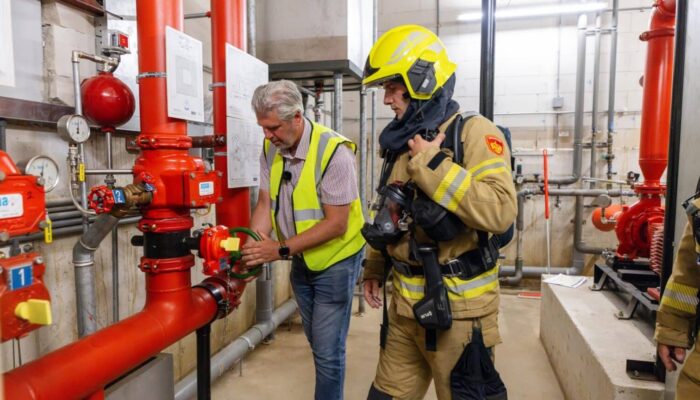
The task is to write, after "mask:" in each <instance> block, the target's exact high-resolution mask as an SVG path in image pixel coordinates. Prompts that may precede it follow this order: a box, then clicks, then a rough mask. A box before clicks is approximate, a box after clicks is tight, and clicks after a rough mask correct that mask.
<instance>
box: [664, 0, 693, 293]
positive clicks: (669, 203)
mask: <svg viewBox="0 0 700 400" xmlns="http://www.w3.org/2000/svg"><path fill="white" fill-rule="evenodd" d="M687 25H688V2H687V1H679V2H677V3H676V48H675V53H674V54H675V57H674V58H675V59H674V60H673V63H674V64H673V92H672V95H671V129H670V132H669V136H670V137H669V140H668V170H667V171H666V185H667V186H666V215H665V216H664V253H663V254H664V256H663V260H664V261H663V265H662V268H661V293H662V294H663V291H664V289H665V288H666V282H668V278H670V277H671V271H672V270H673V256H674V254H673V249H674V245H673V241H674V239H675V234H674V232H675V230H676V203H677V200H676V199H677V198H678V161H679V159H680V151H681V124H682V122H683V79H684V74H685V42H686V31H687Z"/></svg>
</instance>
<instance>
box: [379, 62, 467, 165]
mask: <svg viewBox="0 0 700 400" xmlns="http://www.w3.org/2000/svg"><path fill="white" fill-rule="evenodd" d="M402 83H403V81H402ZM454 88H455V75H454V74H452V76H451V77H450V78H449V79H448V80H447V82H445V84H444V85H443V86H442V88H440V89H438V90H437V91H436V92H435V94H434V95H433V97H432V98H430V99H429V100H416V99H411V101H410V103H409V105H408V108H407V109H406V112H405V113H404V115H403V117H402V118H401V119H397V118H394V119H393V120H392V121H391V122H389V125H387V126H386V127H385V128H384V130H382V133H380V134H379V145H380V147H381V149H382V152H384V151H385V150H389V151H391V152H396V153H402V152H404V151H406V150H408V140H409V139H412V138H413V136H415V135H416V134H419V133H421V132H426V131H437V129H438V127H439V126H440V124H442V123H443V122H445V121H446V120H447V119H448V118H449V117H451V116H452V115H453V114H454V113H456V112H457V111H459V103H457V102H456V101H454V100H452V94H453V93H454Z"/></svg>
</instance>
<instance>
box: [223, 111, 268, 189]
mask: <svg viewBox="0 0 700 400" xmlns="http://www.w3.org/2000/svg"><path fill="white" fill-rule="evenodd" d="M226 130H227V135H226V136H227V137H226V139H227V142H226V143H227V144H226V145H227V151H228V157H227V158H228V165H227V167H228V187H229V188H237V187H248V186H258V185H260V152H261V151H262V144H263V134H262V131H261V130H260V127H259V126H258V124H257V122H255V121H251V120H248V119H242V118H232V117H226Z"/></svg>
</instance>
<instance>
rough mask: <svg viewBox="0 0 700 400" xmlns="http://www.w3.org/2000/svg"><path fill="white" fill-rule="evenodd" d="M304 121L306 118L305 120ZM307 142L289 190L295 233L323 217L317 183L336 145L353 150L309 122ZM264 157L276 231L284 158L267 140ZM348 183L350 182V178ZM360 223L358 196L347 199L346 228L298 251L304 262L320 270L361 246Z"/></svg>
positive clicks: (362, 221) (325, 129) (347, 143)
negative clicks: (292, 185) (334, 236)
mask: <svg viewBox="0 0 700 400" xmlns="http://www.w3.org/2000/svg"><path fill="white" fill-rule="evenodd" d="M307 122H308V121H307ZM311 126H312V129H311V142H310V144H309V151H308V153H307V155H306V160H305V161H304V166H303V167H302V169H301V174H300V176H299V181H298V182H297V184H296V186H295V187H294V190H293V192H292V199H291V201H292V210H293V214H294V215H293V218H294V226H295V228H296V233H297V234H300V233H302V232H304V231H306V230H309V229H311V227H313V226H314V225H316V224H317V223H319V222H320V221H321V220H322V219H323V218H324V213H323V205H322V204H321V199H320V194H319V187H320V185H321V179H322V178H323V173H324V171H325V170H326V168H327V167H328V163H329V162H330V160H331V158H332V157H333V154H335V151H336V149H337V148H338V146H340V145H344V146H349V147H350V148H352V149H353V151H355V150H356V146H355V144H354V143H353V142H352V141H350V140H349V139H347V138H345V137H343V136H342V135H340V134H338V133H336V132H333V131H332V130H330V129H328V128H326V127H324V126H322V125H319V124H316V123H314V122H312V123H311ZM264 152H265V159H266V160H267V164H268V166H269V167H270V168H269V169H270V212H271V221H272V228H273V230H274V231H275V232H277V234H278V235H279V231H278V228H277V218H276V217H277V211H278V209H279V207H278V203H277V202H278V201H279V199H278V197H279V191H280V186H281V184H282V172H283V171H284V159H283V157H282V155H281V154H280V152H279V151H278V149H277V148H276V147H275V146H273V145H272V144H271V143H270V141H269V140H267V139H266V140H265V144H264ZM349 184H354V182H350V183H349ZM363 224H364V215H363V214H362V204H361V203H360V199H359V198H357V199H355V200H354V201H353V202H352V203H350V213H349V215H348V225H347V230H346V231H345V233H344V234H343V235H341V236H340V237H337V238H335V239H332V240H330V241H328V242H326V243H323V244H322V245H319V246H316V247H314V248H311V249H308V250H306V251H304V252H303V253H302V256H303V258H304V262H305V263H306V266H307V267H308V268H309V269H310V270H312V271H323V270H324V269H326V268H328V267H330V266H331V265H333V264H335V263H337V262H339V261H342V260H344V259H346V258H348V257H350V256H352V255H353V254H356V253H357V252H358V251H360V250H361V249H362V246H364V244H365V240H364V238H363V237H362V235H361V234H360V229H362V225H363Z"/></svg>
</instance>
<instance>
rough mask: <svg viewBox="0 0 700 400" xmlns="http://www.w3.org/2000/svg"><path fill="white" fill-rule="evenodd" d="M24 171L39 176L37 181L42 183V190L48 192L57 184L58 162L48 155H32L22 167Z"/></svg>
mask: <svg viewBox="0 0 700 400" xmlns="http://www.w3.org/2000/svg"><path fill="white" fill-rule="evenodd" d="M24 173H25V174H28V175H34V176H36V177H38V178H39V183H40V184H42V185H44V191H45V192H50V191H51V190H53V188H55V187H56V185H58V164H56V161H54V160H52V159H51V158H49V157H48V156H42V155H39V156H34V157H32V158H31V159H30V160H29V161H27V165H26V166H25V167H24Z"/></svg>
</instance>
